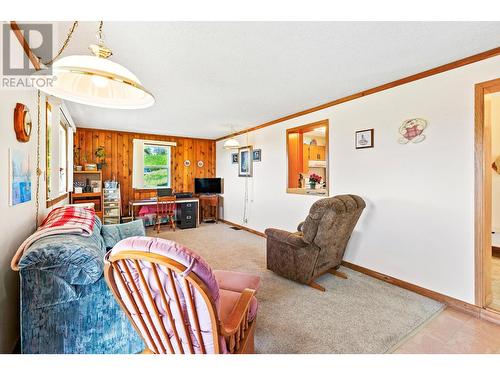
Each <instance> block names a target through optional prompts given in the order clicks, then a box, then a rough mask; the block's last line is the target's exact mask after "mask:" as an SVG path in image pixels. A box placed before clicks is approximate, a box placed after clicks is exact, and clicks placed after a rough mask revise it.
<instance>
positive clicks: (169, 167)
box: [142, 142, 172, 190]
mask: <svg viewBox="0 0 500 375" xmlns="http://www.w3.org/2000/svg"><path fill="white" fill-rule="evenodd" d="M146 147H158V148H165V151H166V157H167V163H166V164H165V168H166V169H167V185H166V186H146V183H145V181H146V179H145V171H144V170H145V168H147V167H148V166H147V165H146V163H145V162H144V160H145V156H146V151H145V150H146ZM142 160H143V164H142V188H143V189H147V190H156V189H170V188H171V187H172V147H171V146H170V145H159V144H152V143H147V142H145V143H144V145H143V148H142ZM149 167H152V165H149Z"/></svg>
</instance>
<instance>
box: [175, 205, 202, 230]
mask: <svg viewBox="0 0 500 375" xmlns="http://www.w3.org/2000/svg"><path fill="white" fill-rule="evenodd" d="M178 209H179V211H180V212H177V220H178V221H179V224H178V226H179V228H181V229H187V228H196V220H197V219H198V217H197V216H198V203H196V202H184V203H181V204H180V205H178Z"/></svg>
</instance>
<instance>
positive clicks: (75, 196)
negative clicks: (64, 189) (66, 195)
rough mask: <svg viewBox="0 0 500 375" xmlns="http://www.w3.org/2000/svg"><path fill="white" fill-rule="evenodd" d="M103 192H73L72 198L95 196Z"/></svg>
mask: <svg viewBox="0 0 500 375" xmlns="http://www.w3.org/2000/svg"><path fill="white" fill-rule="evenodd" d="M101 195H102V193H79V194H76V193H71V197H72V198H95V197H100V196H101Z"/></svg>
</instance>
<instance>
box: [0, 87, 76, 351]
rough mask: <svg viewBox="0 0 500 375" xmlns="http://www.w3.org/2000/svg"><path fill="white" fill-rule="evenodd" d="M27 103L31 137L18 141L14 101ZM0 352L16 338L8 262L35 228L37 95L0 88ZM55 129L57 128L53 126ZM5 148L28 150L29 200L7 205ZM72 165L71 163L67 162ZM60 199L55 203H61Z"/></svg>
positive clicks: (14, 278) (15, 290) (15, 284)
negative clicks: (30, 119) (31, 126)
mask: <svg viewBox="0 0 500 375" xmlns="http://www.w3.org/2000/svg"><path fill="white" fill-rule="evenodd" d="M18 102H19V103H23V104H25V105H26V106H28V108H29V110H30V113H31V118H32V121H33V130H32V133H31V139H30V141H29V142H27V143H20V142H18V141H17V139H16V135H15V132H14V122H13V116H14V115H13V114H14V108H15V106H16V103H18ZM41 103H42V105H41V108H42V110H41V119H42V124H41V133H40V135H41V148H40V155H41V168H42V170H43V171H45V96H44V95H43V94H42V96H41ZM0 124H2V126H0V183H1V186H0V228H1V229H2V230H1V234H0V317H1V319H0V353H10V352H11V351H12V349H13V348H14V345H15V344H16V341H17V339H18V337H19V274H18V273H17V272H14V271H12V270H11V268H10V261H11V259H12V256H13V255H14V253H15V251H16V250H17V248H18V247H19V245H20V244H21V243H22V242H23V241H24V239H26V237H28V236H29V235H30V234H31V233H33V231H34V230H35V194H36V174H35V172H36V138H37V133H36V124H37V94H36V91H35V90H22V91H21V90H7V89H0ZM56 129H57V128H56ZM9 148H16V149H21V150H25V151H28V152H29V154H30V157H31V166H32V200H31V201H30V202H26V203H23V204H19V205H16V206H9V194H10V192H9V168H10V167H9ZM70 165H72V164H70ZM44 178H45V174H43V175H42V177H41V178H40V212H39V220H41V219H42V218H43V217H45V216H46V214H47V213H48V211H49V209H47V208H46V200H45V196H46V189H45V179H44ZM65 203H67V201H62V202H61V203H60V204H59V205H61V204H65Z"/></svg>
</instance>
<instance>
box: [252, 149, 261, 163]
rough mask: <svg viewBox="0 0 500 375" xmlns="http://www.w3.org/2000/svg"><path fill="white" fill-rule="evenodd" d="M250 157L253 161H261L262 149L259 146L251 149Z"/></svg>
mask: <svg viewBox="0 0 500 375" xmlns="http://www.w3.org/2000/svg"><path fill="white" fill-rule="evenodd" d="M252 157H253V161H262V150H261V149H260V148H259V149H257V150H253V153H252Z"/></svg>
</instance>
